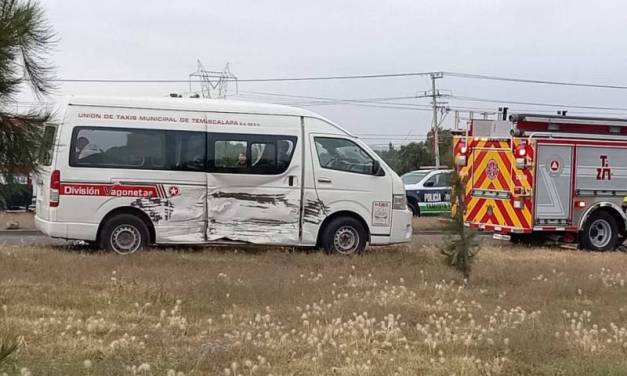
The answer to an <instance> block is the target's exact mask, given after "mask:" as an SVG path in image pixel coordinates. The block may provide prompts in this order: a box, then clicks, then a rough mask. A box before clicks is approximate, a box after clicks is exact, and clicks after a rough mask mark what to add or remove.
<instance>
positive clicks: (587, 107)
mask: <svg viewBox="0 0 627 376" xmlns="http://www.w3.org/2000/svg"><path fill="white" fill-rule="evenodd" d="M451 97H452V98H456V99H459V100H463V101H471V102H489V103H501V104H522V105H528V106H541V107H564V108H581V109H586V110H605V111H627V108H626V107H601V106H578V105H572V104H556V103H538V102H520V101H512V100H509V99H489V98H477V97H466V96H459V95H451Z"/></svg>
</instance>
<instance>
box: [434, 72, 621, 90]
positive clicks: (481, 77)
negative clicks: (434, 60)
mask: <svg viewBox="0 0 627 376" xmlns="http://www.w3.org/2000/svg"><path fill="white" fill-rule="evenodd" d="M442 73H443V74H444V75H446V76H451V77H459V78H470V79H477V80H492V81H507V82H518V83H528V84H541V85H558V86H578V87H587V88H597V89H620V90H625V89H627V86H624V85H607V84H592V83H585V82H568V81H552V80H537V79H529V78H513V77H501V76H491V75H485V74H471V73H459V72H442Z"/></svg>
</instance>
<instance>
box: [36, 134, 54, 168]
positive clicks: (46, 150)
mask: <svg viewBox="0 0 627 376" xmlns="http://www.w3.org/2000/svg"><path fill="white" fill-rule="evenodd" d="M56 131H57V127H55V126H53V125H47V126H46V127H45V128H44V134H43V137H42V140H41V145H40V149H39V163H41V165H42V166H50V165H51V164H52V149H53V146H54V135H55V133H56Z"/></svg>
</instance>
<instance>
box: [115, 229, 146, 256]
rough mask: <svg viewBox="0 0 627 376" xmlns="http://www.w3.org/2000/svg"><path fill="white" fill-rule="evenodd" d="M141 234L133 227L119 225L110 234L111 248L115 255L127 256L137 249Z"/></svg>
mask: <svg viewBox="0 0 627 376" xmlns="http://www.w3.org/2000/svg"><path fill="white" fill-rule="evenodd" d="M140 245H141V234H140V233H139V230H138V229H137V228H136V227H135V226H130V225H120V226H118V227H116V228H115V230H113V232H112V233H111V248H113V250H114V251H115V252H116V253H119V254H121V255H128V254H130V253H133V252H135V251H137V250H138V249H139V246H140Z"/></svg>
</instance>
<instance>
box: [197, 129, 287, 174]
mask: <svg viewBox="0 0 627 376" xmlns="http://www.w3.org/2000/svg"><path fill="white" fill-rule="evenodd" d="M209 139H212V141H211V142H210V143H209V147H210V148H212V149H213V150H210V152H209V156H211V158H209V161H208V167H209V171H210V172H218V173H230V174H255V175H278V174H282V173H283V172H285V170H287V168H288V167H289V165H290V162H291V161H292V156H293V154H294V146H295V145H296V137H294V136H275V135H259V134H229V133H212V134H209Z"/></svg>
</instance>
